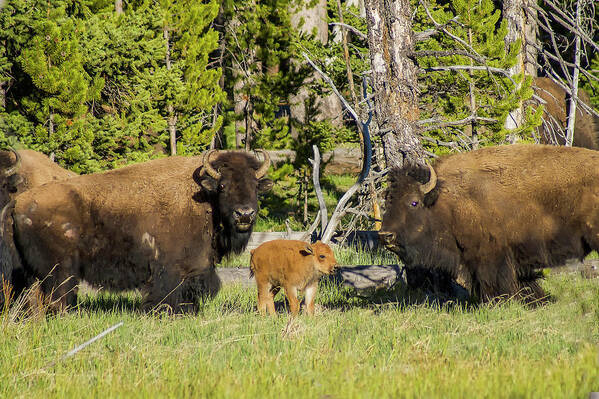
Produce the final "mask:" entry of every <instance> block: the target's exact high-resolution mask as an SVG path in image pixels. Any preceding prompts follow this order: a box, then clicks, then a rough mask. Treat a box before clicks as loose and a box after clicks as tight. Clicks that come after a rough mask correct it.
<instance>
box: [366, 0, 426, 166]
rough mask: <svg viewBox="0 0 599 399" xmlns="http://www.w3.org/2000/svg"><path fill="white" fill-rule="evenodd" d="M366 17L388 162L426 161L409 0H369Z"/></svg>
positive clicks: (378, 115)
mask: <svg viewBox="0 0 599 399" xmlns="http://www.w3.org/2000/svg"><path fill="white" fill-rule="evenodd" d="M365 7H366V21H367V24H368V45H369V48H370V62H371V65H372V78H373V86H374V110H375V116H376V120H377V123H378V127H379V129H378V132H379V135H380V136H381V139H382V142H383V150H384V154H385V161H386V163H387V167H395V166H397V167H401V166H403V165H404V164H405V163H406V162H410V163H423V162H424V152H423V149H422V146H421V144H420V140H419V138H418V135H417V130H416V124H415V121H417V120H418V117H419V112H418V86H417V68H416V66H415V65H414V63H413V62H412V60H411V59H410V58H408V54H410V53H412V47H413V37H412V21H411V8H410V2H409V0H391V1H389V0H387V1H385V0H367V1H366V2H365Z"/></svg>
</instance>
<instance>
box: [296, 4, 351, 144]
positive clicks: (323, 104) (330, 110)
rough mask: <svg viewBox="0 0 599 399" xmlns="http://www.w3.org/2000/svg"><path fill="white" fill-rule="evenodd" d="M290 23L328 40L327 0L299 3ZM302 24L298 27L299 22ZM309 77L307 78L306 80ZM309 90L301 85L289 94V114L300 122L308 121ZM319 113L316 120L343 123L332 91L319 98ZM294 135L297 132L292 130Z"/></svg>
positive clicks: (337, 124)
mask: <svg viewBox="0 0 599 399" xmlns="http://www.w3.org/2000/svg"><path fill="white" fill-rule="evenodd" d="M290 14H291V24H292V26H294V27H296V28H297V29H299V30H300V31H301V32H304V33H311V32H313V31H316V40H318V41H320V42H321V43H323V44H326V43H327V42H328V40H329V27H328V24H327V0H317V1H316V4H315V5H314V6H310V5H308V2H303V3H300V6H299V7H298V8H295V9H291V10H290ZM301 21H303V25H302V26H301V27H300V26H299V25H300V22H301ZM309 80H310V78H309V79H308V81H309ZM308 95H309V91H308V89H307V88H305V87H302V88H300V90H298V93H297V94H295V95H292V96H290V99H289V101H290V104H291V106H290V111H291V116H292V117H293V118H294V119H295V120H297V121H299V122H300V123H302V124H303V123H307V122H309V121H308V120H306V116H307V115H306V106H305V101H306V99H307V98H308ZM317 107H318V111H319V115H318V116H317V118H316V119H317V120H330V121H331V122H332V123H333V124H334V125H336V126H341V125H342V123H343V118H342V115H341V113H342V108H341V102H340V101H339V99H338V98H337V96H336V95H335V94H334V93H331V94H329V95H328V96H326V97H321V98H319V101H318V104H317ZM292 134H293V135H294V136H295V135H296V134H297V132H292Z"/></svg>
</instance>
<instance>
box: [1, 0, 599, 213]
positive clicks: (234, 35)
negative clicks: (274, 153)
mask: <svg viewBox="0 0 599 399" xmlns="http://www.w3.org/2000/svg"><path fill="white" fill-rule="evenodd" d="M411 6H412V11H413V18H412V24H413V28H414V31H415V33H416V34H417V35H418V34H420V36H421V40H418V41H417V42H416V43H415V46H414V50H415V53H414V59H415V61H416V63H417V66H418V68H420V70H426V71H427V73H423V74H421V75H419V77H418V86H419V87H418V90H419V93H418V107H419V112H420V115H419V118H420V120H421V121H434V122H437V123H428V124H425V123H423V124H422V125H421V132H420V135H421V140H422V143H423V145H424V148H425V151H426V153H427V154H428V155H429V156H438V155H440V154H443V153H447V152H449V151H455V150H460V149H464V150H468V149H472V148H476V147H478V146H486V145H495V144H501V143H505V142H514V141H534V140H535V134H534V128H535V127H536V126H538V125H539V124H540V108H536V111H535V109H534V108H533V107H528V106H526V104H527V101H528V100H529V99H530V98H531V96H532V93H533V92H532V90H531V87H530V85H531V82H530V79H525V78H524V76H523V75H521V74H520V75H514V76H511V77H507V76H502V75H501V74H493V73H490V72H489V68H487V69H486V70H485V68H483V69H481V70H463V71H460V70H455V69H452V68H449V67H447V65H472V57H468V56H467V55H464V52H463V51H461V50H459V48H458V47H459V46H458V45H457V43H458V42H456V40H455V38H448V37H447V36H446V35H437V34H430V35H427V34H426V32H430V31H431V30H435V29H437V30H438V28H439V26H445V27H450V29H451V34H452V35H453V36H455V37H458V38H459V39H460V40H461V41H463V42H464V43H466V46H468V48H469V49H471V50H472V52H473V53H475V54H477V55H478V56H480V57H483V58H484V60H485V65H486V66H487V67H490V68H495V69H497V70H508V69H510V68H512V67H513V66H514V65H515V64H516V63H517V54H518V53H519V52H520V49H521V43H520V42H518V41H515V42H514V43H512V45H511V46H506V42H505V38H506V35H507V33H508V30H507V27H506V21H505V19H504V18H503V16H502V8H501V6H502V4H501V2H493V1H492V0H445V1H443V0H437V1H434V0H431V1H428V2H422V1H420V2H419V1H413V2H412V4H411ZM456 21H457V22H456ZM343 24H345V25H347V26H348V28H347V29H346V28H344V26H345V25H343ZM448 29H449V28H448ZM344 32H345V35H344V34H342V33H344ZM539 40H540V41H543V40H546V41H549V40H551V38H550V37H547V36H545V37H543V36H540V37H539ZM0 43H1V46H0V143H1V144H2V145H3V146H6V145H12V146H24V147H27V148H31V149H34V150H38V151H41V152H44V153H46V154H48V155H50V156H51V157H53V159H55V160H56V162H58V163H59V164H61V165H62V166H64V167H66V168H69V169H71V170H73V171H75V172H77V173H93V172H97V171H101V170H106V169H111V168H116V167H119V166H122V165H126V164H129V163H134V162H140V161H144V160H148V159H152V158H156V157H163V156H169V155H174V154H178V155H191V154H199V153H200V152H202V151H204V150H206V149H208V148H223V149H231V148H245V149H254V148H266V149H273V150H274V149H290V150H294V151H295V152H296V154H297V156H296V157H295V159H294V160H293V161H290V162H287V163H282V164H277V166H276V168H273V170H271V175H272V177H273V178H274V179H275V181H276V182H277V184H278V187H279V190H278V191H277V192H276V193H275V195H276V198H275V197H271V198H270V199H267V201H269V205H270V206H263V210H262V216H266V215H267V214H268V213H269V212H274V213H276V212H279V214H278V216H282V217H287V216H289V215H290V214H291V215H293V214H298V215H299V214H300V213H301V211H300V210H299V209H298V208H300V207H301V206H302V203H303V204H304V208H306V207H305V204H306V203H307V197H308V196H313V193H312V188H311V186H310V184H309V182H311V177H310V173H311V166H310V164H309V162H308V158H309V157H311V156H312V145H317V146H318V147H319V149H320V151H321V152H324V151H328V150H331V149H333V148H337V147H340V146H343V147H359V146H360V134H359V130H358V129H357V128H356V127H355V123H354V122H353V121H352V120H351V118H350V116H349V115H348V114H347V113H346V112H345V111H347V110H346V109H344V108H343V107H342V106H341V103H340V102H339V100H338V99H337V98H336V97H335V96H334V95H333V94H332V93H331V88H330V86H329V85H328V84H326V83H324V82H323V81H322V80H321V79H320V77H319V76H318V75H317V74H316V73H315V72H314V70H313V69H312V67H311V66H310V65H308V64H307V63H306V62H305V61H304V60H305V58H304V54H306V55H307V56H308V57H309V58H310V59H311V60H314V62H316V63H317V64H318V65H319V67H320V68H321V69H322V70H323V71H324V73H326V74H327V75H328V76H330V77H331V79H332V81H333V82H334V84H335V86H336V87H337V88H338V89H339V91H340V92H341V93H342V94H343V95H344V96H345V97H346V98H347V99H348V100H349V101H350V103H351V104H352V105H353V106H354V108H356V109H357V110H361V111H360V114H361V116H363V117H365V115H364V114H365V112H366V111H365V109H366V107H365V106H364V104H365V103H364V101H363V100H362V99H361V98H362V97H361V95H360V93H361V82H362V78H364V77H368V76H369V69H370V61H369V55H368V41H367V25H366V20H365V16H364V10H363V6H361V4H360V2H359V1H356V0H345V1H341V0H330V1H328V2H327V1H323V0H319V1H317V0H313V1H301V0H242V1H231V0H220V1H218V0H211V1H202V2H197V1H193V0H179V1H174V0H131V1H124V2H123V1H122V0H116V1H114V0H52V1H48V0H46V1H41V0H13V1H7V2H6V3H5V5H4V8H3V9H2V10H0ZM565 51H566V52H567V51H570V50H568V49H566V50H565ZM416 56H417V58H416ZM585 62H586V63H587V65H586V67H587V68H588V69H589V70H591V71H596V70H597V69H599V55H597V53H596V52H595V53H594V56H593V55H592V56H591V57H590V58H588V59H586V60H585ZM580 87H582V88H585V89H586V90H587V91H589V93H591V99H592V101H593V105H594V106H595V108H599V84H598V83H597V82H596V81H593V80H589V79H584V78H582V79H581V80H580ZM523 104H525V106H524V110H525V116H524V121H523V123H522V124H521V125H520V126H518V127H517V128H516V129H508V128H506V118H507V117H508V115H509V113H510V112H512V111H514V110H515V109H517V108H518V107H523ZM475 109H476V118H474V119H472V118H471V117H472V115H474V114H475V112H474V110H475ZM439 121H442V122H441V123H438V122H439ZM376 140H377V138H376V136H375V143H374V146H375V150H376V149H377V148H378V149H379V153H380V143H377V141H376ZM379 140H380V139H379ZM448 143H450V144H451V145H447V144H448ZM376 154H377V151H375V171H376V170H379V171H380V170H382V169H384V165H382V157H381V156H379V157H378V158H377V156H376ZM366 191H367V190H366ZM303 199H305V200H306V201H302V200H303ZM316 210H317V206H316V205H314V206H311V207H310V208H309V209H308V208H306V209H304V214H303V218H300V217H298V218H297V219H298V220H300V219H302V221H303V222H304V223H305V222H306V221H307V220H308V213H315V211H316ZM366 220H367V223H371V222H372V218H370V219H368V218H367V219H366Z"/></svg>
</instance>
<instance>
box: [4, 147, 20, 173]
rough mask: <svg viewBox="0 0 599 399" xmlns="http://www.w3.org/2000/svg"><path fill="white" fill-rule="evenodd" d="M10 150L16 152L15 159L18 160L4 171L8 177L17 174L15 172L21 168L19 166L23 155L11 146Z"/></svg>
mask: <svg viewBox="0 0 599 399" xmlns="http://www.w3.org/2000/svg"><path fill="white" fill-rule="evenodd" d="M10 151H12V153H13V154H15V159H16V160H15V163H14V164H13V165H12V166H11V167H9V168H7V169H5V170H4V171H3V172H2V173H3V174H4V176H6V177H8V176H12V175H13V174H15V172H16V171H17V170H19V168H20V167H21V156H20V155H19V153H18V152H16V151H15V150H14V148H10Z"/></svg>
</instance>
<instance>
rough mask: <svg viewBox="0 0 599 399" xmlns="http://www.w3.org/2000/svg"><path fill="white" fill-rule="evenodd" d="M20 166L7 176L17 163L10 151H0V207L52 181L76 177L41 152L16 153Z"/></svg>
mask: <svg viewBox="0 0 599 399" xmlns="http://www.w3.org/2000/svg"><path fill="white" fill-rule="evenodd" d="M17 153H18V154H19V157H20V165H19V166H18V167H17V168H16V170H14V171H13V172H12V173H9V175H8V176H7V175H6V171H7V170H11V168H13V167H14V166H15V164H16V162H17V160H16V157H15V154H14V153H13V152H12V151H0V207H2V208H3V207H4V206H5V205H6V204H7V203H8V201H10V199H11V198H13V197H15V196H16V195H17V194H19V193H22V192H23V191H25V190H28V189H30V188H32V187H37V186H41V185H42V184H44V183H48V182H52V181H60V180H66V179H69V178H71V177H75V176H77V174H76V173H74V172H71V171H70V170H67V169H64V168H62V167H61V166H59V165H58V164H57V163H55V162H53V161H52V160H51V159H50V158H48V157H47V156H46V155H44V154H42V153H41V152H37V151H33V150H19V151H17Z"/></svg>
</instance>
